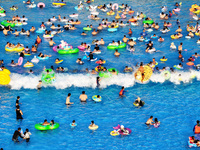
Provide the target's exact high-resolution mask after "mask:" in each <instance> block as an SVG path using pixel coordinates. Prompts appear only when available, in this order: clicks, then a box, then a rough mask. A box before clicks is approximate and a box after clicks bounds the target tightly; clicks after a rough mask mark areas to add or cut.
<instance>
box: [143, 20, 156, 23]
mask: <svg viewBox="0 0 200 150" xmlns="http://www.w3.org/2000/svg"><path fill="white" fill-rule="evenodd" d="M143 23H146V24H147V23H148V24H153V23H154V21H153V20H143Z"/></svg>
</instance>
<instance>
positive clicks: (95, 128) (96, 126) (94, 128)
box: [88, 125, 99, 130]
mask: <svg viewBox="0 0 200 150" xmlns="http://www.w3.org/2000/svg"><path fill="white" fill-rule="evenodd" d="M88 128H89V129H90V130H97V129H98V128H99V126H98V125H95V126H94V127H91V126H89V127H88Z"/></svg>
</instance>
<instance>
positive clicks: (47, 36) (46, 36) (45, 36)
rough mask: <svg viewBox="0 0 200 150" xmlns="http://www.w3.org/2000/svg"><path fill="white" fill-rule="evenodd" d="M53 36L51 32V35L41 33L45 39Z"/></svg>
mask: <svg viewBox="0 0 200 150" xmlns="http://www.w3.org/2000/svg"><path fill="white" fill-rule="evenodd" d="M53 37H54V35H53V34H51V35H45V34H44V35H43V38H45V39H50V38H53Z"/></svg>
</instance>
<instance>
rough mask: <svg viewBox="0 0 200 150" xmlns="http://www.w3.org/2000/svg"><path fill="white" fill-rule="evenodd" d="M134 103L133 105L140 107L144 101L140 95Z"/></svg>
mask: <svg viewBox="0 0 200 150" xmlns="http://www.w3.org/2000/svg"><path fill="white" fill-rule="evenodd" d="M134 104H135V106H140V107H142V106H144V102H143V101H142V100H141V98H140V97H138V98H137V99H136V100H135V102H134Z"/></svg>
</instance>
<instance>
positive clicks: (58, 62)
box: [55, 60, 63, 64]
mask: <svg viewBox="0 0 200 150" xmlns="http://www.w3.org/2000/svg"><path fill="white" fill-rule="evenodd" d="M62 62H63V60H60V61H57V62H55V63H56V64H60V63H62Z"/></svg>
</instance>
